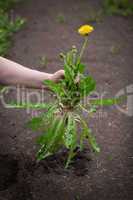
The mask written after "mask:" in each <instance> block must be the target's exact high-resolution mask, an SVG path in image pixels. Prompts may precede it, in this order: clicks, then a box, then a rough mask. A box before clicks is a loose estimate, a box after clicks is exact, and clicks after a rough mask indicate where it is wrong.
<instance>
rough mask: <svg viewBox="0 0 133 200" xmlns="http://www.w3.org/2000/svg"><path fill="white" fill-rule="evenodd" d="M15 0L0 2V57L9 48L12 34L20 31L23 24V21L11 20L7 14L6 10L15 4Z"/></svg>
mask: <svg viewBox="0 0 133 200" xmlns="http://www.w3.org/2000/svg"><path fill="white" fill-rule="evenodd" d="M15 2H17V0H12V1H11V0H10V1H9V0H5V1H2V0H0V55H1V56H5V55H6V54H7V52H8V49H9V48H10V46H11V37H12V35H13V33H15V32H17V31H18V30H20V29H21V27H22V26H23V25H24V24H25V20H24V19H22V18H20V17H17V18H16V19H15V20H11V19H10V17H9V15H8V14H7V12H6V11H7V10H8V9H9V8H10V7H11V6H12V5H13V4H14V3H15Z"/></svg>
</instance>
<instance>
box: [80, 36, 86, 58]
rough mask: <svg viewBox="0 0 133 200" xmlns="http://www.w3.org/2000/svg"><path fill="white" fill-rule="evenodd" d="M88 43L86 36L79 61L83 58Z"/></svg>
mask: <svg viewBox="0 0 133 200" xmlns="http://www.w3.org/2000/svg"><path fill="white" fill-rule="evenodd" d="M87 42H88V36H85V40H84V43H83V46H82V48H81V51H80V54H79V61H80V60H81V58H82V56H83V53H84V50H85V48H86V46H87Z"/></svg>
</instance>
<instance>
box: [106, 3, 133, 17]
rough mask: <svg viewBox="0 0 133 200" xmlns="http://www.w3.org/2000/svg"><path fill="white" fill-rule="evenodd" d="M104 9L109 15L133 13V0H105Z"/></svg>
mask: <svg viewBox="0 0 133 200" xmlns="http://www.w3.org/2000/svg"><path fill="white" fill-rule="evenodd" d="M104 10H105V12H106V13H107V14H109V15H113V14H117V15H122V16H128V15H133V2H132V1H130V0H104Z"/></svg>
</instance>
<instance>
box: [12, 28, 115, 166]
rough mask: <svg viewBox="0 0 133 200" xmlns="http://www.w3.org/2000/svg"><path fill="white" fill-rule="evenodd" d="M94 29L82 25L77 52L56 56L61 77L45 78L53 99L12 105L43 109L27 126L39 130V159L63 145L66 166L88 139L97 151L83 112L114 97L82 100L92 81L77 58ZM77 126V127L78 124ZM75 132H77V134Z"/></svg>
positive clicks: (104, 103)
mask: <svg viewBox="0 0 133 200" xmlns="http://www.w3.org/2000/svg"><path fill="white" fill-rule="evenodd" d="M93 30H94V29H93V27H91V26H89V25H85V26H82V27H81V28H80V29H79V33H80V34H81V35H82V36H83V37H84V43H83V46H82V48H81V51H80V52H79V51H78V49H77V48H76V47H75V46H73V47H72V48H71V49H70V51H69V52H67V53H61V54H60V57H61V60H62V61H63V63H64V71H65V78H64V79H63V80H62V81H60V82H59V83H55V82H53V81H51V80H45V81H44V84H45V85H47V86H48V87H49V88H50V89H51V91H52V92H53V93H54V94H55V95H56V98H55V100H54V102H53V103H48V104H45V103H41V104H32V103H29V104H17V105H15V104H14V105H12V106H13V107H14V108H15V107H16V108H27V106H28V108H32V109H33V108H34V109H38V108H39V109H40V108H41V109H44V110H45V112H43V113H42V114H41V115H40V116H38V117H34V118H32V119H31V120H30V121H29V122H28V126H29V127H30V128H32V130H34V131H41V132H42V135H41V136H40V137H39V138H38V140H37V143H38V144H39V145H40V149H39V151H38V153H37V159H38V160H39V161H40V160H42V159H45V158H47V157H48V156H51V155H53V154H55V153H56V152H58V151H59V150H60V149H61V148H62V147H63V146H64V147H65V148H67V150H68V157H67V160H66V163H65V167H66V168H67V167H68V166H69V165H70V163H71V162H72V161H73V158H74V157H75V155H76V153H77V151H76V149H77V148H80V151H82V150H83V149H84V141H85V140H86V141H88V143H89V145H90V147H91V149H92V151H94V152H96V153H99V152H100V147H99V145H98V144H97V142H96V139H95V136H94V134H93V133H92V130H91V129H90V128H89V127H88V122H87V121H86V118H85V117H84V115H83V112H86V113H87V114H88V116H90V115H92V114H93V113H95V112H96V108H97V106H99V105H112V104H114V103H115V102H116V99H102V100H101V99H96V100H94V99H91V100H90V101H88V102H87V103H86V104H84V99H85V98H87V97H88V96H89V95H90V94H91V93H92V92H93V91H95V87H96V83H95V80H94V78H93V77H91V75H89V76H86V75H85V65H84V64H83V63H82V62H81V60H82V56H83V53H84V50H85V48H86V46H87V42H88V34H89V33H90V32H92V31H93ZM79 126H80V131H78V127H79ZM78 133H79V135H78Z"/></svg>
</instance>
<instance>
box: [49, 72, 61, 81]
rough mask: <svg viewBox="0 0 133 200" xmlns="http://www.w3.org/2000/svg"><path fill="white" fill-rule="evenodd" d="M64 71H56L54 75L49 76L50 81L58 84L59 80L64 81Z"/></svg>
mask: <svg viewBox="0 0 133 200" xmlns="http://www.w3.org/2000/svg"><path fill="white" fill-rule="evenodd" d="M64 74H65V73H64V70H58V71H57V72H55V73H54V74H51V76H50V80H52V81H54V82H59V81H60V80H62V79H64Z"/></svg>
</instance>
